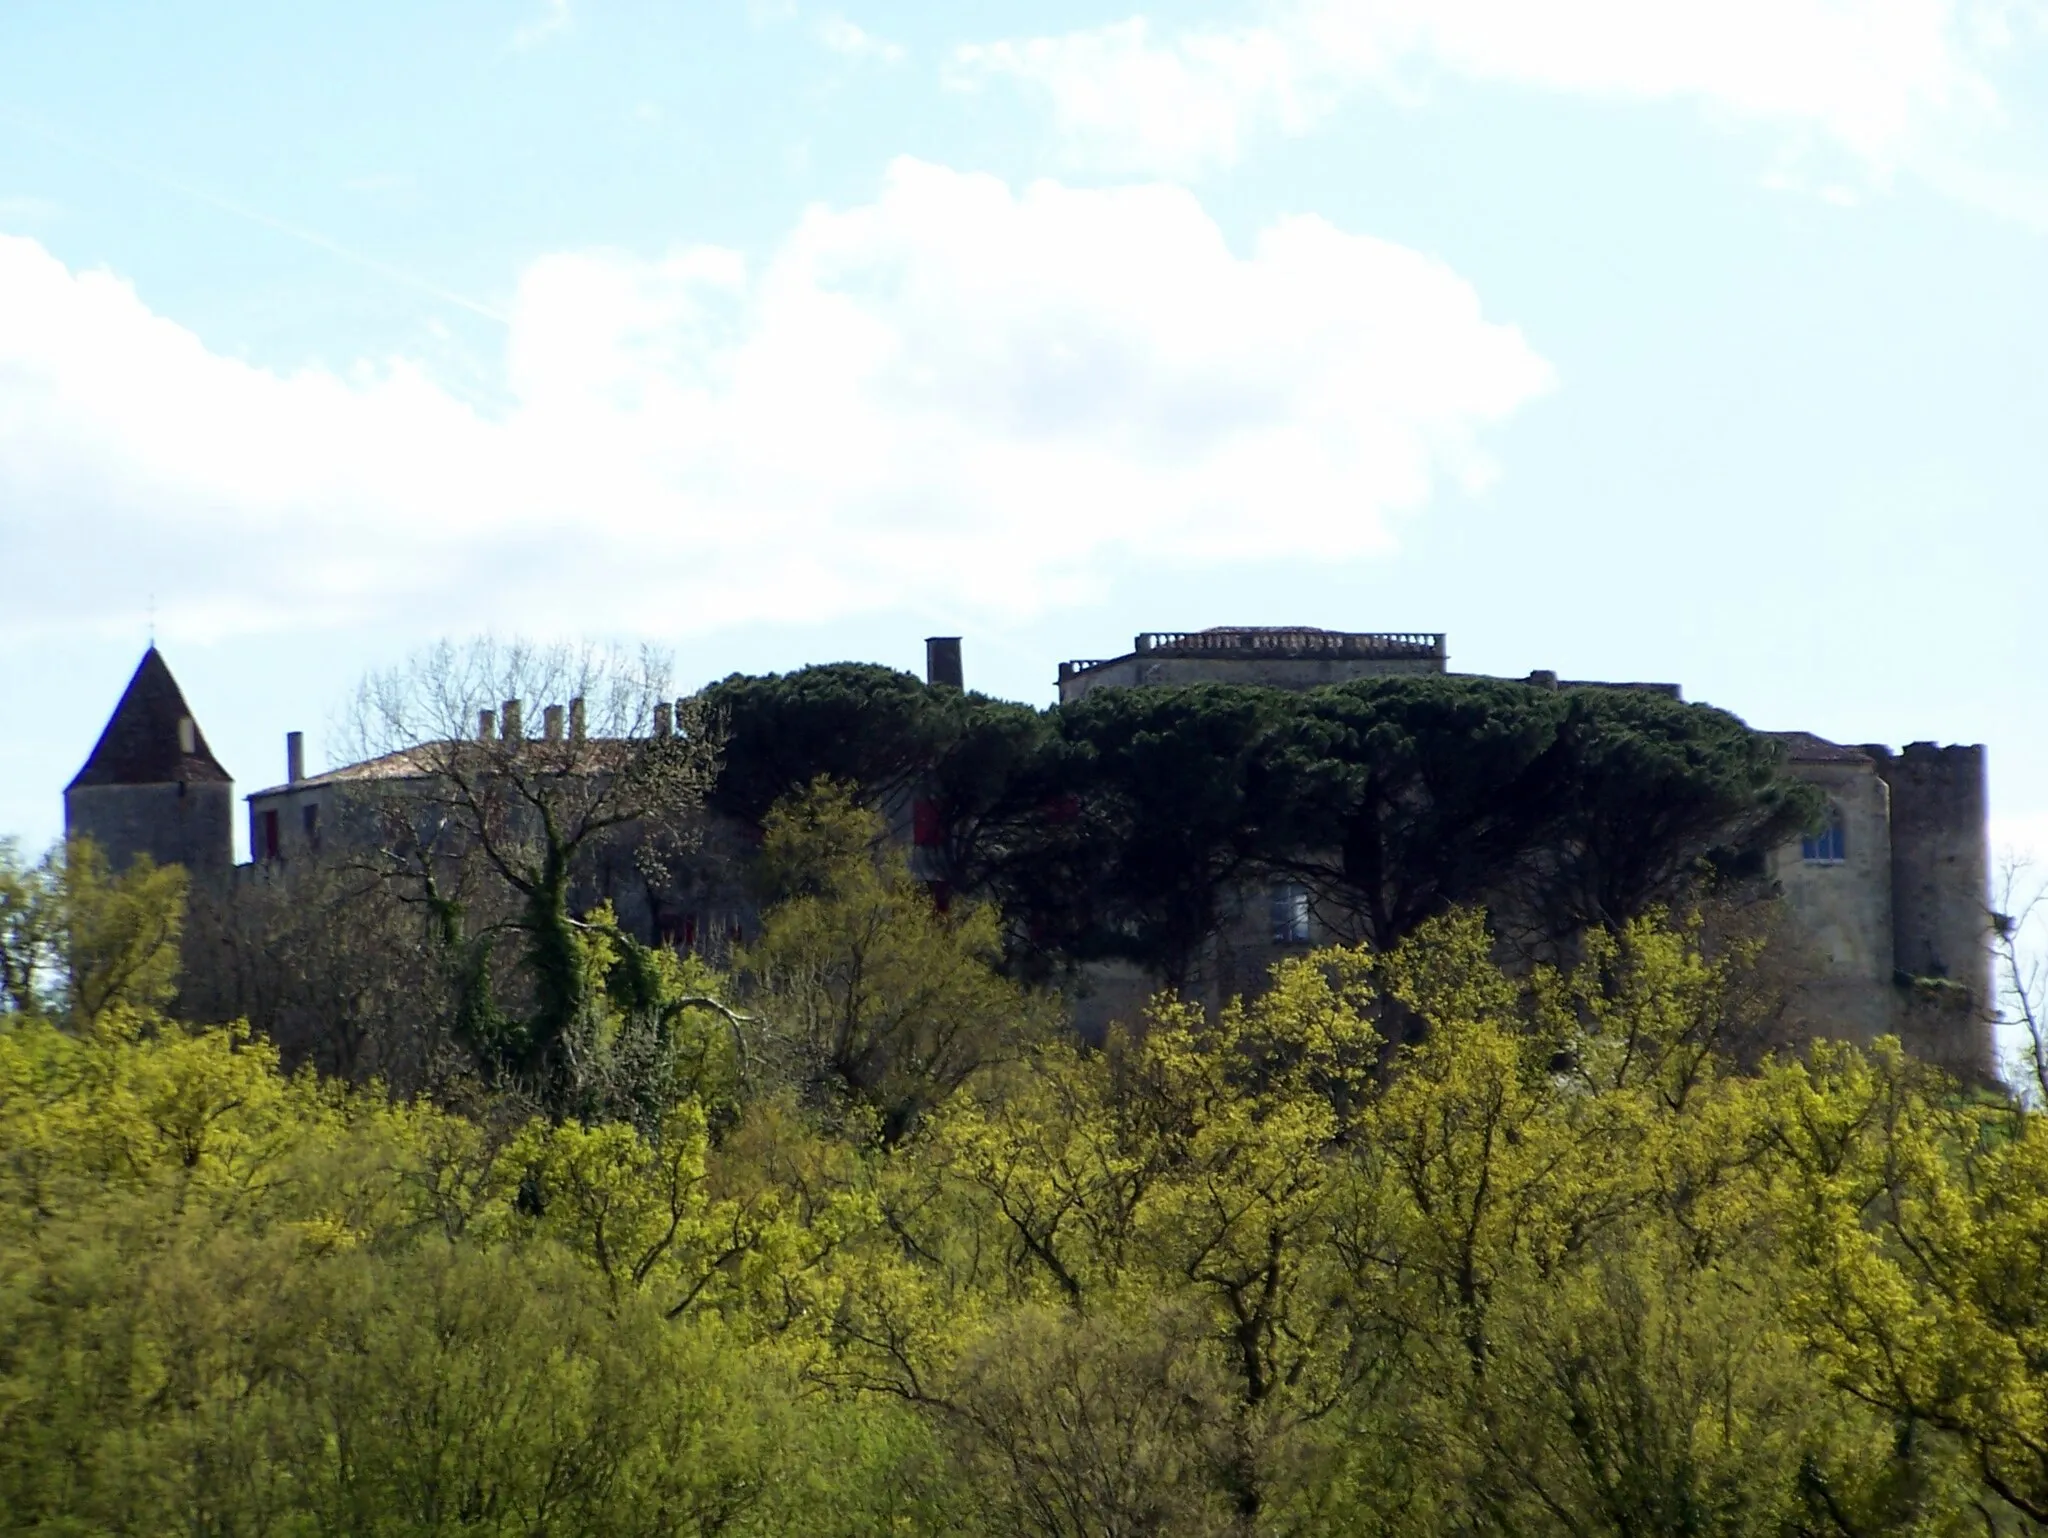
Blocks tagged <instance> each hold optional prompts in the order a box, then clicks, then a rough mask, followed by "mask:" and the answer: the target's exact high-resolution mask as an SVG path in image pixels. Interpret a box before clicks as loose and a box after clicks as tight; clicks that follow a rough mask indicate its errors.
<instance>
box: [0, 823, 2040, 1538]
mask: <svg viewBox="0 0 2048 1538" xmlns="http://www.w3.org/2000/svg"><path fill="white" fill-rule="evenodd" d="M762 817H763V821H764V823H765V827H766V837H765V843H764V850H763V855H764V858H763V862H762V863H763V880H764V882H766V883H768V884H769V885H770V886H771V887H772V890H773V893H774V895H775V898H776V902H775V904H774V906H772V907H771V908H770V910H769V913H768V917H767V920H766V926H765V933H764V935H763V937H762V939H761V941H760V943H759V944H758V945H757V946H755V947H753V948H752V949H750V950H748V951H746V952H745V953H743V954H742V955H741V956H740V957H739V958H738V963H737V966H736V968H735V970H734V972H733V973H731V974H730V975H716V974H712V973H710V972H708V971H706V970H704V969H702V968H698V967H694V966H685V965H684V964H682V963H679V962H677V961H676V960H675V959H674V958H672V957H669V956H667V955H665V954H658V953H654V952H649V951H646V950H644V949H642V948H640V947H638V946H637V945H636V944H635V942H633V941H632V940H631V939H630V937H627V936H624V935H621V934H619V933H618V932H617V930H616V927H615V926H607V924H606V923H605V921H604V917H603V915H602V914H601V913H600V914H595V915H589V916H586V918H585V919H584V920H582V921H580V922H579V925H578V926H577V928H576V929H575V931H574V933H575V935H576V946H577V964H578V965H579V966H580V967H582V968H583V969H584V972H583V976H584V977H585V979H586V981H587V983H588V987H587V988H585V989H584V990H583V992H582V995H581V996H582V998H583V999H584V1001H585V1002H584V1005H583V1007H582V1013H581V1014H580V1016H579V1017H578V1019H577V1020H576V1021H575V1022H574V1024H573V1029H572V1030H571V1031H570V1032H569V1033H568V1035H567V1037H566V1038H565V1050H566V1057H567V1060H568V1061H569V1062H570V1063H571V1064H572V1065H573V1072H571V1073H569V1074H567V1075H566V1076H565V1075H563V1074H560V1073H556V1072H554V1071H552V1070H551V1071H550V1073H549V1074H548V1075H547V1076H546V1077H544V1078H524V1077H522V1075H521V1073H520V1072H519V1071H518V1065H517V1064H516V1063H511V1062H509V1061H507V1060H504V1059H497V1058H493V1056H492V1055H491V1053H490V1052H489V1051H488V1050H487V1048H488V1043H486V1042H478V1043H472V1044H471V1046H472V1050H471V1051H470V1052H469V1053H468V1055H467V1056H466V1057H464V1058H463V1059H462V1061H461V1063H460V1065H459V1071H451V1072H449V1073H448V1074H446V1075H445V1076H444V1077H443V1078H442V1079H441V1080H440V1081H439V1093H438V1095H437V1097H436V1098H435V1099H434V1100H431V1101H430V1100H426V1099H413V1100H405V1099H394V1098H392V1097H391V1096H390V1095H389V1094H387V1093H386V1092H385V1090H384V1089H383V1088H382V1087H381V1086H380V1085H377V1084H375V1083H370V1084H359V1085H349V1084H344V1083H339V1082H335V1081H325V1080H321V1079H319V1078H317V1077H315V1076H314V1075H312V1074H311V1073H310V1072H308V1073H300V1074H297V1075H287V1074H286V1073H284V1072H282V1071H281V1069H280V1066H279V1063H278V1058H277V1054H276V1052H275V1050H274V1049H273V1048H272V1047H271V1046H270V1045H269V1044H267V1043H265V1042H264V1041H262V1040H260V1039H257V1038H254V1037H252V1036H251V1035H250V1033H249V1032H248V1031H247V1030H246V1029H244V1028H240V1027H236V1026H232V1025H204V1024H197V1023H187V1022H182V1021H180V1020H178V1019H176V1018H174V1010H175V977H174V975H173V971H174V959H173V958H174V956H175V945H176V937H177V931H178V925H179V909H180V902H181V890H182V881H181V879H180V876H179V873H177V872H175V871H171V872H162V871H154V870H151V869H149V868H148V867H147V866H146V865H145V866H141V867H138V868H136V869H134V870H132V871H130V872H129V873H127V874H125V875H123V876H121V877H119V878H114V877H112V876H110V875H108V874H107V873H106V872H105V870H104V868H103V867H101V866H98V865H96V863H95V862H94V860H93V858H92V856H91V854H90V852H89V851H87V850H82V849H79V850H74V851H72V852H71V853H70V855H69V857H68V858H66V857H59V858H56V859H54V860H52V861H51V862H48V863H46V864H45V865H43V866H41V867H31V868H24V866H23V863H22V862H21V861H20V860H19V859H17V858H15V857H13V856H12V855H11V854H10V855H9V856H8V857H7V858H6V859H5V860H0V954H4V956H5V958H6V972H5V978H6V981H7V988H6V1003H5V1006H4V1007H5V1014H4V1015H0V1530H5V1531H9V1532H24V1533H31V1532H32V1533H52V1534H54V1533H87V1532H112V1533H161V1532H171V1531H178V1532H187V1533H208V1534H244V1533H247V1534H256V1533H308V1534H311V1533H350V1534H355V1533H362V1534H372V1533H374V1534H414V1533H419V1534H426V1533H435V1534H441V1533H492V1534H498V1533H505V1534H510V1533H521V1534H542V1533H553V1534H600V1533H602V1534H650V1535H651V1534H689V1535H696V1534H732V1535H738V1534H764V1535H765V1534H787V1533H806V1534H810V1533H816V1534H827V1535H830V1534H847V1535H854V1534H884V1533H887V1534H928V1535H933V1538H936V1535H941V1534H946V1535H980V1534H989V1535H994V1534H1031V1535H1043V1538H1112V1535H1114V1538H1134V1535H1143V1534H1156V1535H1161V1538H1164V1535H1184V1534H1194V1535H1200V1534H1216V1535H1225V1534H1229V1535H1248V1534H1275V1535H1278V1534H1288V1535H1303V1538H1306V1535H1314V1534H1330V1535H1336V1534H1347V1535H1349V1534H1386V1535H1396V1534H1400V1535H1408V1534H1414V1535H1422V1534H1432V1535H1433V1534H1457V1533H1469V1534H1476V1533H1497V1534H1539V1533H1540V1534H1552V1533H1555V1534H1596V1533H1597V1534H1617V1535H1620V1534H1664V1533H1702V1534H1705V1533H1718V1534H1729V1535H1735V1534H1755V1533H1784V1534H1876V1533H1926V1534H1946V1533H1962V1532H1971V1533H1984V1532H2007V1533H2018V1532H2027V1531H2033V1530H2035V1527H2036V1526H2037V1525H2048V1351H2044V1341H2048V1336H2044V1311H2043V1303H2044V1299H2048V1290H2044V1285H2043V1276H2042V1271H2041V1267H2042V1257H2043V1255H2044V1254H2048V1128H2044V1126H2043V1123H2042V1121H2041V1118H2040V1117H2039V1116H2038V1115H2037V1114H2035V1113H2032V1112H2029V1111H2027V1110H2025V1109H2023V1108H2021V1107H2019V1106H2016V1105H2013V1104H2008V1103H2005V1102H2003V1101H1996V1100H1991V1099H1987V1098H1983V1097H1970V1096H1965V1095H1961V1094H1959V1093H1957V1092H1956V1091H1955V1090H1954V1089H1953V1087H1952V1086H1949V1085H1947V1084H1945V1083H1943V1082H1941V1081H1940V1080H1938V1079H1936V1078H1934V1077H1932V1076H1931V1075H1929V1074H1928V1073H1926V1072H1925V1071H1924V1070H1922V1069H1920V1068H1918V1067H1916V1066H1915V1065H1914V1064H1912V1063H1911V1062H1909V1061H1908V1060H1907V1059H1905V1058H1904V1057H1903V1056H1902V1055H1901V1054H1899V1053H1898V1052H1897V1051H1896V1050H1895V1049H1894V1048H1893V1047H1891V1046H1890V1045H1888V1044H1887V1045H1880V1046H1879V1047H1877V1048H1876V1049H1874V1050H1871V1051H1868V1052H1859V1051H1854V1050H1850V1049H1848V1048H1844V1047H1835V1046H1816V1047H1815V1048H1814V1049H1813V1050H1812V1051H1811V1052H1810V1053H1809V1054H1806V1055H1804V1056H1803V1057H1801V1058H1800V1059H1798V1060H1790V1059H1788V1060H1783V1061H1777V1062H1773V1063H1770V1064H1767V1065H1766V1066H1764V1067H1763V1068H1762V1070H1761V1071H1758V1072H1754V1073H1746V1074H1745V1073H1738V1072H1736V1071H1734V1070H1733V1068H1732V1067H1731V1065H1730V1063H1729V1061H1728V1060H1727V1056H1726V1053H1725V1052H1724V1050H1723V1049H1724V1047H1725V1044H1726V1043H1727V1042H1728V1041H1730V1040H1732V1039H1735V1038H1738V1037H1740V1036H1741V1035H1742V1034H1743V1033H1744V1032H1745V1031H1746V1030H1747V1028H1748V1027H1749V1025H1750V1024H1751V1021H1750V1020H1749V1018H1748V1016H1749V1013H1750V1012H1751V1011H1752V1010H1753V1009H1754V1008H1755V1007H1756V1003H1755V994H1754V990H1752V989H1751V988H1750V987H1749V986H1748V982H1747V974H1746V971H1745V968H1746V966H1747V962H1748V959H1749V958H1748V955H1747V952H1746V951H1745V950H1744V949H1742V948H1741V947H1736V948H1733V949H1728V950H1721V949H1716V948H1715V947H1713V946H1710V945H1708V944H1707V943H1706V942H1705V939H1704V935H1703V931H1702V930H1701V929H1700V928H1699V926H1698V925H1697V924H1695V923H1692V922H1690V921H1688V920H1686V919H1684V918H1683V917H1679V918H1675V919H1670V918H1666V917H1664V916H1661V915H1659V914H1656V913H1647V914H1643V915H1640V916H1637V917H1634V918H1631V919H1629V920H1627V921H1625V922H1620V923H1617V924H1615V925H1613V926H1611V927H1600V928H1596V929H1595V930H1593V931H1592V932H1591V935H1590V938H1589V939H1588V940H1587V942H1586V944H1585V947H1584V951H1583V955H1582V958H1581V959H1580V960H1579V961H1578V962H1577V963H1576V964H1575V965H1573V966H1571V967H1570V968H1568V969H1564V970H1559V969H1554V968H1537V969H1535V970H1533V971H1531V972H1528V973H1526V974H1518V975H1512V976H1511V975H1508V974H1506V973H1504V972H1503V971H1502V970H1501V969H1500V968H1499V967H1498V966H1497V965H1496V964H1495V962H1494V960H1493V945H1492V942H1491V940H1490V938H1489V936H1488V933H1487V931H1486V928H1485V925H1484V924H1483V922H1482V920H1481V918H1480V917H1479V915H1478V914H1477V913H1476V912H1474V911H1471V910H1468V909H1462V908H1456V907H1451V908H1448V909H1446V910H1445V911H1442V912H1438V913H1434V914H1432V915H1430V916H1428V917H1424V918H1422V919H1420V920H1419V921H1417V922H1416V923H1415V924H1414V925H1413V926H1412V927H1410V929H1409V930H1408V932H1407V933H1406V934H1405V935H1404V936H1402V937H1401V938H1399V939H1398V940H1397V941H1396V942H1394V943H1392V944H1388V945H1384V946H1381V947H1377V948H1372V947H1367V946H1364V945H1360V946H1358V947H1355V948H1344V947H1339V948H1332V949H1328V950H1324V951H1321V952H1317V953H1314V954H1310V955H1305V956H1303V957H1301V958H1300V959H1298V960H1294V961H1290V962H1288V963H1287V964H1285V965H1284V966H1282V967H1281V968H1280V969H1279V970H1278V972H1277V973H1276V974H1275V976H1274V978H1273V980H1272V986H1271V988H1270V989H1269V990H1268V991H1267V992H1266V993H1264V994H1263V995H1262V996H1261V997H1259V998H1258V999H1257V1000H1255V1001H1253V1002H1251V1003H1249V1004H1242V1005H1238V1006H1234V1007H1232V1008H1229V1009H1226V1010H1224V1011H1223V1012H1222V1013H1221V1014H1220V1015H1217V1016H1215V1017H1213V1018H1212V1017H1209V1016H1207V1015H1205V1014H1204V1013H1203V1012H1201V1011H1199V1010H1196V1009H1192V1008H1190V1007H1188V1006H1185V1005H1183V1004H1180V1003H1177V1002H1175V1001H1174V1000H1173V999H1172V998H1171V997H1163V998H1162V999H1161V1000H1160V1001H1159V1002H1158V1003H1157V1004H1156V1005H1155V1006H1154V1007H1153V1009H1152V1010H1151V1012H1150V1014H1149V1016H1148V1018H1146V1019H1145V1020H1143V1021H1140V1022H1133V1024H1132V1025H1131V1027H1130V1028H1129V1029H1126V1030H1123V1031H1120V1032H1117V1033H1113V1034H1112V1036H1111V1037H1110V1039H1109V1040H1108V1041H1107V1042H1106V1043H1105V1044H1104V1045H1103V1046H1102V1047H1101V1048H1100V1049H1099V1050H1095V1049H1088V1048H1084V1047H1083V1046H1081V1045H1079V1044H1077V1043H1075V1042H1074V1041H1072V1040H1071V1039H1070V1038H1069V1037H1068V1036H1067V1035H1066V1034H1065V1033H1064V1032H1063V1031H1062V1030H1061V1029H1060V1028H1059V1022H1058V1019H1057V1016H1056V1012H1055V1010H1054V1008H1053V1003H1052V1001H1050V1000H1049V999H1047V998H1045V997H1043V996H1041V995H1039V994H1037V993H1035V992H1034V991H1032V990H1031V989H1030V988H1028V987H1026V986H1024V985H1023V984H1020V983H1019V982H1017V981H1015V980H1014V979H1013V978H1011V977H1010V976H1008V975H1006V973H1005V972H1004V970H1003V969H1002V967H1001V962H1002V955H1001V945H1000V931H999V929H998V926H997V924H996V919H995V915H994V913H993V911H992V910H991V909H989V908H987V907H978V906H976V905H974V904H972V903H956V904H955V905H954V908H953V910H952V911H951V912H949V913H945V914H941V913H938V912H937V911H936V910H935V909H934V908H933V907H932V905H931V903H930V902H929V901H928V900H927V899H926V897H925V895H924V892H923V889H922V887H921V886H920V885H919V884H917V883H916V882H913V881H912V880H910V878H909V875H908V873H907V871H906V870H905V869H904V867H903V864H902V860H901V856H900V853H892V852H891V851H890V850H889V848H888V847H887V846H885V845H882V844H879V843H878V842H877V840H876V839H875V834H876V832H877V824H876V822H875V820H874V818H873V814H872V813H869V812H865V811H863V810H862V809H861V807H860V806H859V805H858V803H857V800H856V799H854V798H852V797H849V796H847V795H845V794H843V793H837V792H834V791H832V790H831V789H830V788H821V789H817V790H814V791H812V792H810V793H809V794H808V795H806V796H805V797H803V798H802V799H800V800H798V801H795V802H792V803H785V804H783V805H782V806H780V807H777V808H772V809H769V808H764V809H763V811H762ZM1396 1010H1397V1011H1399V1012H1400V1014H1401V1017H1402V1018H1403V1019H1408V1018H1417V1019H1420V1020H1421V1021H1422V1022H1423V1023H1424V1025H1425V1027H1426V1029H1425V1030H1424V1031H1423V1033H1422V1035H1421V1038H1420V1040H1419V1041H1417V1042H1416V1043H1414V1044H1411V1045H1406V1046H1401V1047H1398V1048H1396V1047H1392V1046H1390V1045H1389V1043H1388V1041H1387V1039H1386V1038H1387V1036H1388V1034H1389V1028H1388V1024H1387V1022H1388V1016H1389V1011H1396Z"/></svg>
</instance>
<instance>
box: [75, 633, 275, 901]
mask: <svg viewBox="0 0 2048 1538" xmlns="http://www.w3.org/2000/svg"><path fill="white" fill-rule="evenodd" d="M234 793H235V787H234V780H233V779H232V778H231V777H230V776H229V774H228V772H227V770H225V769H223V768H222V767H221V766H220V761H219V760H218V759H216V758H215V757H214V756H213V751H212V750H211V749H210V748H208V747H207V745H206V738H205V736H204V735H203V734H202V733H201V732H200V730H199V723H198V722H197V721H195V720H194V719H193V717H192V710H191V707H190V706H188V705H187V704H186V703H185V695H184V692H183V691H182V690H180V689H179V688H178V681H177V680H176V679H175V678H173V677H172V676H171V670H170V668H169V666H168V665H166V663H165V662H164V659H163V654H162V653H161V652H159V651H158V650H157V649H156V648H155V647H154V646H152V647H150V649H149V650H148V651H147V652H145V653H143V656H142V662H141V664H140V666H138V667H137V668H136V669H135V676H134V677H133V678H131V679H129V680H128V687H127V689H126V690H124V691H123V692H122V695H121V703H120V704H118V705H116V706H115V707H114V713H113V715H112V716H111V717H110V718H109V719H108V721H107V726H106V730H105V731H103V732H101V733H100V740H99V742H98V743H97V744H96V745H95V746H94V748H93V750H92V756H91V757H90V758H88V759H87V760H86V761H85V767H84V768H83V769H81V770H79V771H78V776H77V778H76V779H74V780H72V782H71V783H70V784H69V785H67V786H65V787H64V833H65V836H66V837H67V838H73V837H78V836H80V835H83V836H84V837H87V838H90V839H91V840H92V841H93V842H94V843H95V844H97V845H98V846H99V848H100V851H101V852H102V853H103V854H105V855H106V857H107V861H108V863H109V864H110V865H111V866H112V867H113V868H114V869H115V870H120V869H122V868H123V867H125V866H126V865H128V864H129V863H130V862H131V861H132V860H134V858H135V857H136V856H137V855H139V854H146V855H148V856H149V857H150V858H151V859H152V860H154V861H156V863H157V864H159V865H182V866H184V867H185V869H186V870H188V871H190V872H191V873H192V874H193V875H194V876H201V875H211V874H215V873H218V872H222V871H225V870H227V869H229V868H230V867H231V866H232V865H233V864H234V847H235V846H234Z"/></svg>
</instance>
